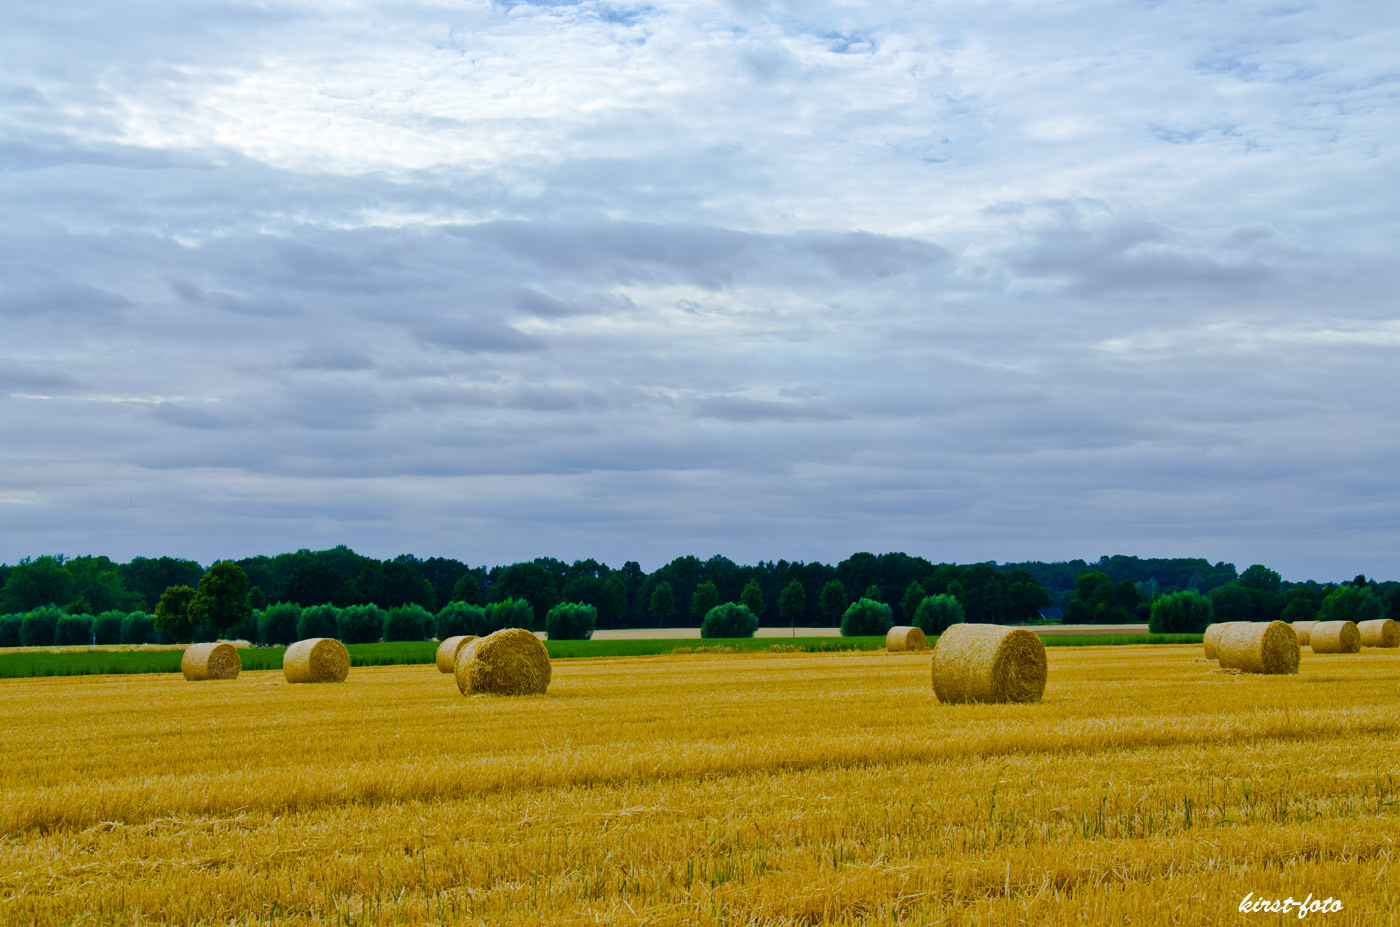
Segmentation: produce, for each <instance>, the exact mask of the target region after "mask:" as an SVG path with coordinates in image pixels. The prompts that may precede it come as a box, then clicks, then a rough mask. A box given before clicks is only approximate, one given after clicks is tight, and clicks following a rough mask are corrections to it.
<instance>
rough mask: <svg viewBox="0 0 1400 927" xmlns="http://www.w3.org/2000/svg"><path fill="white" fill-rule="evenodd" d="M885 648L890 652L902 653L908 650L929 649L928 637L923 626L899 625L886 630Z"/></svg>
mask: <svg viewBox="0 0 1400 927" xmlns="http://www.w3.org/2000/svg"><path fill="white" fill-rule="evenodd" d="M885 649H886V650H888V651H889V652H890V653H900V652H902V651H906V650H927V649H928V638H927V637H925V636H924V630H923V628H913V627H907V626H904V625H897V626H895V627H893V628H890V629H889V631H887V632H885Z"/></svg>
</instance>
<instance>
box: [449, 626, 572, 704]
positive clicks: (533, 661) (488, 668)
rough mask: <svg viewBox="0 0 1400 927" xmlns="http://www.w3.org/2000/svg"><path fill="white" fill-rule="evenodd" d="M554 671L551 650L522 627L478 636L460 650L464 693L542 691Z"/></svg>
mask: <svg viewBox="0 0 1400 927" xmlns="http://www.w3.org/2000/svg"><path fill="white" fill-rule="evenodd" d="M551 673H552V670H551V668H550V664H549V651H548V650H546V649H545V647H544V644H542V643H540V639H539V638H538V637H536V636H535V635H534V634H532V633H530V632H529V631H526V630H524V629H523V628H506V629H504V630H501V631H497V632H496V633H494V634H488V635H486V636H485V637H478V638H477V639H476V640H474V641H471V642H470V643H468V644H467V645H466V646H465V647H463V648H462V649H461V651H459V652H458V654H457V666H456V675H457V688H458V689H460V690H461V691H462V694H463V695H543V694H544V691H545V689H547V688H549V678H550V675H551Z"/></svg>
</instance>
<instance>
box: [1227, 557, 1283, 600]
mask: <svg viewBox="0 0 1400 927" xmlns="http://www.w3.org/2000/svg"><path fill="white" fill-rule="evenodd" d="M1238 582H1239V584H1240V585H1241V586H1243V587H1245V588H1246V589H1257V590H1259V591H1260V592H1266V593H1268V594H1269V595H1275V594H1277V593H1278V591H1279V590H1280V589H1281V588H1282V587H1283V579H1282V577H1280V576H1279V575H1278V574H1277V573H1275V572H1274V571H1273V570H1271V569H1269V568H1268V567H1266V566H1264V564H1262V563H1256V564H1253V565H1252V566H1250V567H1249V568H1248V569H1247V570H1245V571H1244V572H1243V573H1241V574H1240V578H1239V580H1238Z"/></svg>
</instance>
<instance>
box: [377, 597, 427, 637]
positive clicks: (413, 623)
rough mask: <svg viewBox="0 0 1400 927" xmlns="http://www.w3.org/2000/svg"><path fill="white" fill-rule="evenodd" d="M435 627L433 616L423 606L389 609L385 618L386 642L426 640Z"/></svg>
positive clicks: (410, 605)
mask: <svg viewBox="0 0 1400 927" xmlns="http://www.w3.org/2000/svg"><path fill="white" fill-rule="evenodd" d="M432 626H433V614H432V612H430V611H428V610H427V609H426V608H424V607H423V606H421V605H417V604H413V603H409V604H408V605H400V606H399V607H397V608H391V609H389V614H387V615H385V616H384V640H386V641H421V640H426V639H427V637H428V636H429V634H430V633H431V629H432Z"/></svg>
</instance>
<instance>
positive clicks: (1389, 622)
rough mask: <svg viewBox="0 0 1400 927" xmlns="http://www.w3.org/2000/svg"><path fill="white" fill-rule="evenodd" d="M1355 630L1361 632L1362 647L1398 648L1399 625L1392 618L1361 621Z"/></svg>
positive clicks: (1399, 639)
mask: <svg viewBox="0 0 1400 927" xmlns="http://www.w3.org/2000/svg"><path fill="white" fill-rule="evenodd" d="M1356 630H1358V631H1360V632H1361V646H1362V647H1400V623H1397V622H1396V621H1395V619H1393V618H1377V619H1376V620H1374V621H1363V622H1361V623H1360V624H1358V625H1357V626H1356Z"/></svg>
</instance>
